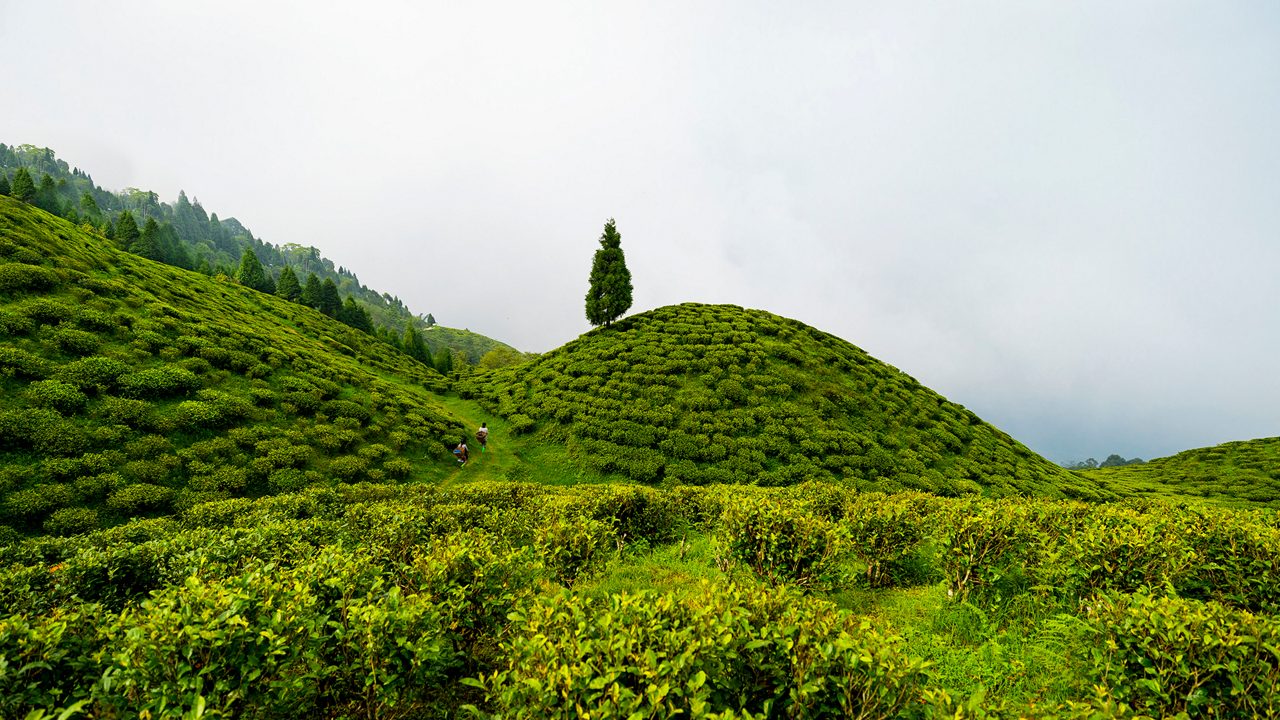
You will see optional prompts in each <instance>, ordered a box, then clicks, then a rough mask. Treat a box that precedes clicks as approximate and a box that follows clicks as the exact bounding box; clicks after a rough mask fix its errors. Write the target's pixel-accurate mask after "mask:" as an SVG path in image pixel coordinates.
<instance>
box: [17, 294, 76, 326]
mask: <svg viewBox="0 0 1280 720" xmlns="http://www.w3.org/2000/svg"><path fill="white" fill-rule="evenodd" d="M17 310H18V312H19V313H21V314H22V315H24V316H26V317H28V318H30V319H31V321H32V322H35V323H39V324H40V325H57V324H59V323H62V322H65V321H70V320H72V319H74V318H75V315H76V311H75V308H73V307H71V306H70V305H67V304H65V303H61V302H58V301H57V300H51V299H49V298H32V299H30V300H27V301H25V302H23V303H22V304H21V305H19V306H18V308H17Z"/></svg>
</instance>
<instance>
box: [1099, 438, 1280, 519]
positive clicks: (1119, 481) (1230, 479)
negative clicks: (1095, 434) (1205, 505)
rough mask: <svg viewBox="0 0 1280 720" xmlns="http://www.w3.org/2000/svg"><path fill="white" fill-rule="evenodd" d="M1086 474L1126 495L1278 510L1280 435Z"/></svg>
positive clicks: (1231, 443) (1187, 451) (1101, 469)
mask: <svg viewBox="0 0 1280 720" xmlns="http://www.w3.org/2000/svg"><path fill="white" fill-rule="evenodd" d="M1084 475H1085V476H1086V477H1088V478H1090V479H1093V480H1095V481H1097V482H1098V483H1099V484H1101V485H1103V486H1104V487H1106V488H1109V489H1110V490H1112V491H1113V492H1116V493H1118V494H1122V495H1125V496H1148V497H1161V498H1166V499H1184V500H1207V501H1210V502H1213V503H1217V504H1224V505H1258V504H1262V505H1268V506H1271V507H1280V437H1273V438H1259V439H1257V440H1242V441H1236V442H1228V443H1223V444H1221V445H1214V446H1212V447H1206V448H1196V449H1194V450H1185V451H1183V452H1180V453H1178V454H1177V455H1172V456H1170V457H1166V458H1158V459H1156V460H1152V461H1150V462H1148V463H1143V464H1140V465H1126V466H1124V467H1114V468H1098V469H1097V470H1087V471H1084Z"/></svg>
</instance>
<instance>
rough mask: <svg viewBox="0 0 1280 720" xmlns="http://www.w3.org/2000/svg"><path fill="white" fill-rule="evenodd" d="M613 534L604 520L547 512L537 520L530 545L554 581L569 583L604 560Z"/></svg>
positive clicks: (611, 543)
mask: <svg viewBox="0 0 1280 720" xmlns="http://www.w3.org/2000/svg"><path fill="white" fill-rule="evenodd" d="M614 540H615V535H614V532H613V528H612V527H611V526H610V525H609V524H608V523H603V522H600V521H599V520H594V519H591V518H589V517H575V516H572V515H569V514H566V513H562V512H551V513H549V517H544V518H543V519H542V522H541V523H539V525H538V528H537V530H536V532H535V534H534V547H536V548H537V551H538V555H539V556H540V557H541V558H542V561H543V562H544V563H545V564H546V566H547V569H548V570H549V571H550V572H551V575H552V576H553V577H554V578H555V579H556V581H557V582H559V583H562V584H563V585H565V586H567V587H571V586H572V585H573V583H574V582H575V581H577V579H578V578H579V577H580V576H582V575H584V574H585V573H586V572H588V571H589V570H591V569H593V568H594V567H595V566H596V565H597V564H599V563H601V562H602V561H603V560H604V557H605V554H606V553H608V552H609V550H611V549H612V548H613V545H614Z"/></svg>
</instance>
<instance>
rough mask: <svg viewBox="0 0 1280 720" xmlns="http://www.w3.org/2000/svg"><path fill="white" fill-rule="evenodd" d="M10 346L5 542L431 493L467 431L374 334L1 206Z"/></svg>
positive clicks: (0, 372) (4, 323) (3, 354)
mask: <svg viewBox="0 0 1280 720" xmlns="http://www.w3.org/2000/svg"><path fill="white" fill-rule="evenodd" d="M0 336H2V337H3V338H4V342H3V344H0V514H2V515H3V517H2V518H0V535H5V534H9V535H12V533H13V532H14V531H15V530H18V531H23V532H39V531H40V530H44V531H48V532H52V533H57V534H68V533H75V532H82V531H85V530H91V529H93V528H95V527H98V526H100V525H110V524H114V523H115V522H118V521H121V520H124V519H127V518H130V517H135V516H147V515H156V514H167V513H170V512H173V511H175V510H181V509H183V508H186V507H190V506H192V505H194V504H196V503H199V502H204V501H207V500H214V499H220V498H232V497H240V496H256V495H263V494H270V493H276V492H282V491H286V490H295V489H299V488H301V487H304V486H307V485H311V484H314V483H318V482H330V481H332V480H333V479H337V480H342V481H360V480H373V481H393V480H402V479H415V478H432V477H436V474H438V473H439V472H441V470H440V468H441V467H448V464H449V463H448V462H447V460H448V450H447V445H448V444H449V443H453V442H457V439H458V437H459V436H461V435H462V434H463V433H464V432H465V428H464V425H463V423H462V422H461V421H460V420H459V419H458V418H457V417H455V416H454V415H452V414H451V413H449V412H448V411H446V410H445V409H443V408H442V406H441V405H440V404H439V401H438V399H437V398H436V396H435V395H433V394H432V391H437V392H438V391H441V390H443V389H444V388H445V386H446V381H445V379H444V378H443V377H442V376H440V375H439V374H437V373H436V372H435V371H434V370H432V369H430V368H429V367H427V366H425V365H423V364H420V363H418V362H416V361H414V360H412V359H410V358H409V357H408V356H407V355H405V354H403V353H401V352H399V351H397V350H395V349H393V348H392V347H390V346H389V345H387V344H385V343H382V342H379V341H377V340H376V339H375V338H373V337H372V336H370V335H367V334H365V333H363V332H359V331H357V330H354V329H352V328H350V327H348V326H346V325H343V324H341V323H339V322H337V321H334V320H332V319H330V318H328V317H325V316H324V315H321V314H320V313H318V312H316V311H314V310H312V309H310V308H307V307H303V306H300V305H297V304H293V303H289V302H286V301H284V300H282V299H280V298H277V297H275V296H272V295H268V294H264V293H260V292H257V291H255V290H250V289H248V288H245V287H241V286H239V285H237V284H235V283H232V282H229V281H220V280H217V279H215V278H210V277H207V276H204V275H201V274H199V273H195V272H189V271H186V270H181V269H178V268H174V267H171V266H168V265H163V264H160V263H156V262H152V261H150V260H145V259H143V258H140V257H137V256H135V255H132V254H129V253H126V252H123V251H120V250H118V249H116V248H115V247H114V246H113V245H112V243H110V242H109V241H107V240H106V239H105V238H103V237H101V236H100V235H97V234H95V233H92V232H88V231H85V230H83V229H80V228H77V227H75V226H73V225H71V224H70V223H68V222H66V221H64V220H61V219H59V218H56V217H54V216H53V215H49V214H47V213H45V212H43V211H40V210H38V209H36V208H34V207H32V206H30V205H25V204H23V203H20V202H17V201H15V200H13V199H10V198H7V197H0ZM438 460H440V461H445V462H443V463H437V462H436V461H438ZM433 465H434V466H436V467H434V468H433ZM5 526H7V529H6V527H5ZM2 540H3V538H0V541H2Z"/></svg>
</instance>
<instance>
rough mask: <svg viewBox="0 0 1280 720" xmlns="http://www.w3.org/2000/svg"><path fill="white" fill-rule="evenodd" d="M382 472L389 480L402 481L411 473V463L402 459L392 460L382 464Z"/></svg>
mask: <svg viewBox="0 0 1280 720" xmlns="http://www.w3.org/2000/svg"><path fill="white" fill-rule="evenodd" d="M382 470H383V472H385V473H386V474H387V477H389V478H392V479H395V480H403V479H405V478H407V477H409V475H410V473H412V472H413V463H411V462H409V461H408V460H405V459H404V458H392V459H391V460H388V461H386V462H385V463H383V464H382Z"/></svg>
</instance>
